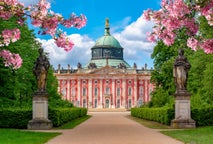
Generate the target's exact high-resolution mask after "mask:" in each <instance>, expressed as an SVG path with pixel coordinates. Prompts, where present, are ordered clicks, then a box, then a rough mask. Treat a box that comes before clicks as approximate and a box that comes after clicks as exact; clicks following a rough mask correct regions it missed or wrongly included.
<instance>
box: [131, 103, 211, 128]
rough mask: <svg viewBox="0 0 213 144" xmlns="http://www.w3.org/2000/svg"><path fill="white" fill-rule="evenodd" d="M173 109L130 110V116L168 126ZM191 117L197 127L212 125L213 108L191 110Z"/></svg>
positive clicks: (172, 117)
mask: <svg viewBox="0 0 213 144" xmlns="http://www.w3.org/2000/svg"><path fill="white" fill-rule="evenodd" d="M174 112H175V111H174V108H169V107H161V108H132V109H131V115H132V116H134V117H138V118H142V119H145V120H151V121H156V122H159V123H162V124H167V125H169V124H170V122H171V120H172V119H174ZM191 117H192V119H193V120H195V121H196V125H197V126H212V125H213V106H207V107H198V108H192V109H191Z"/></svg>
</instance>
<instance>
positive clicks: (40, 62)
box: [33, 49, 50, 92]
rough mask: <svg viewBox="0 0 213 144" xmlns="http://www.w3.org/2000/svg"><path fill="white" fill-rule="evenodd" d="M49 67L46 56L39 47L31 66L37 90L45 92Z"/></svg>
mask: <svg viewBox="0 0 213 144" xmlns="http://www.w3.org/2000/svg"><path fill="white" fill-rule="evenodd" d="M49 67H50V63H49V60H48V59H47V57H46V56H45V55H44V54H43V49H39V57H38V58H37V60H36V62H35V65H34V68H33V72H34V74H35V76H36V80H37V85H38V90H37V92H46V81H47V74H48V69H49Z"/></svg>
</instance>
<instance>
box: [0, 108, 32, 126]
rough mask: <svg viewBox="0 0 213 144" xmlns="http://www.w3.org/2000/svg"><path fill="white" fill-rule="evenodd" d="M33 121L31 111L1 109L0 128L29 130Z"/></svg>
mask: <svg viewBox="0 0 213 144" xmlns="http://www.w3.org/2000/svg"><path fill="white" fill-rule="evenodd" d="M31 119H32V110H31V109H11V108H10V109H0V127H4V128H27V124H28V121H29V120H31Z"/></svg>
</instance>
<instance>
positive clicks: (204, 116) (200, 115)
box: [191, 106, 213, 126]
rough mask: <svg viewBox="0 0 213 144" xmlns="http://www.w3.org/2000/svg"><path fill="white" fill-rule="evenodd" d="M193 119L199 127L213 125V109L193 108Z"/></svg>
mask: <svg viewBox="0 0 213 144" xmlns="http://www.w3.org/2000/svg"><path fill="white" fill-rule="evenodd" d="M191 114H192V119H193V120H195V121H196V125H197V126H210V125H213V107H212V106H211V107H204V108H193V109H192V112H191Z"/></svg>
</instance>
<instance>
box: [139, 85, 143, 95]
mask: <svg viewBox="0 0 213 144" xmlns="http://www.w3.org/2000/svg"><path fill="white" fill-rule="evenodd" d="M139 95H140V96H141V97H142V96H143V87H140V90H139Z"/></svg>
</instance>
